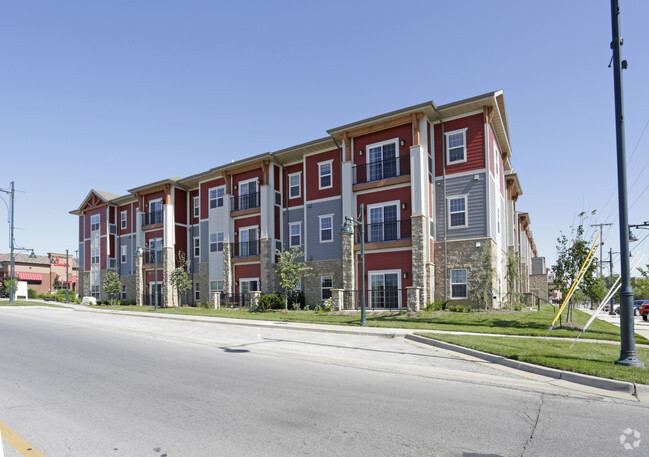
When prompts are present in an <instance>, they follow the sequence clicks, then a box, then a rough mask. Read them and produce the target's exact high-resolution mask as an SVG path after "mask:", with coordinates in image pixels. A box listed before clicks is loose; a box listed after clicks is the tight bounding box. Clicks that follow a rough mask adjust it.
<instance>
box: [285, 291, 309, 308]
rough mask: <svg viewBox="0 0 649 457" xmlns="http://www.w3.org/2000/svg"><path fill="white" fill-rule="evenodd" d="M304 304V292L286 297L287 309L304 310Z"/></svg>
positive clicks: (293, 293)
mask: <svg viewBox="0 0 649 457" xmlns="http://www.w3.org/2000/svg"><path fill="white" fill-rule="evenodd" d="M305 303H306V299H305V298H304V292H292V293H291V294H290V295H289V296H288V307H289V309H304V306H305Z"/></svg>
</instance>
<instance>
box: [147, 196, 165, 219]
mask: <svg viewBox="0 0 649 457" xmlns="http://www.w3.org/2000/svg"><path fill="white" fill-rule="evenodd" d="M149 224H162V199H161V198H158V199H156V200H151V201H150V202H149Z"/></svg>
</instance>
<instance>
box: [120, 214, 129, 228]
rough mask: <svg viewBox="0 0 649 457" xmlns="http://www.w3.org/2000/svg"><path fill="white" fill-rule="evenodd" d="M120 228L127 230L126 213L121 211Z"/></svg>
mask: <svg viewBox="0 0 649 457" xmlns="http://www.w3.org/2000/svg"><path fill="white" fill-rule="evenodd" d="M120 221H121V223H120V228H121V229H122V230H124V229H126V228H128V211H122V212H121V217H120Z"/></svg>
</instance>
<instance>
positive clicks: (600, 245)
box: [590, 223, 613, 277]
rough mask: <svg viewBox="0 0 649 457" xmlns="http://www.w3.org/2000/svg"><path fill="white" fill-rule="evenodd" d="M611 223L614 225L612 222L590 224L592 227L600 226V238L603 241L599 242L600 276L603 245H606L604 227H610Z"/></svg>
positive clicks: (600, 274)
mask: <svg viewBox="0 0 649 457" xmlns="http://www.w3.org/2000/svg"><path fill="white" fill-rule="evenodd" d="M609 225H613V224H611V223H607V224H590V226H591V227H599V239H600V241H601V243H599V276H600V277H602V276H603V273H602V246H604V234H603V233H602V231H603V230H602V229H603V228H604V227H608V226H609Z"/></svg>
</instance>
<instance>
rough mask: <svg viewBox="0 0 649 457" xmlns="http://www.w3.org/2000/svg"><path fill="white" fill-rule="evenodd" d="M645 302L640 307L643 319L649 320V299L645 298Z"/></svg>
mask: <svg viewBox="0 0 649 457" xmlns="http://www.w3.org/2000/svg"><path fill="white" fill-rule="evenodd" d="M644 301H645V304H644V305H642V306H641V307H640V315H641V316H642V319H643V320H645V321H646V320H649V317H648V316H649V303H647V300H644Z"/></svg>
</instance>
